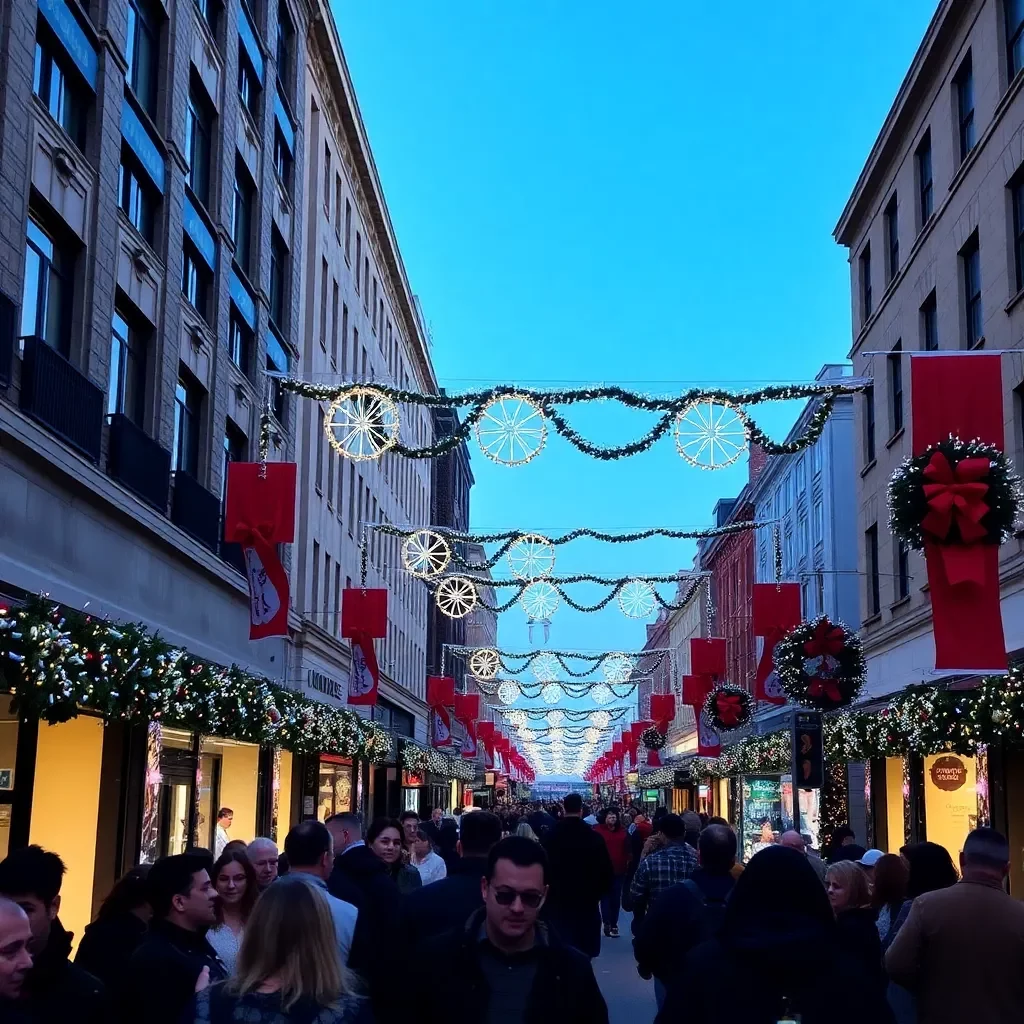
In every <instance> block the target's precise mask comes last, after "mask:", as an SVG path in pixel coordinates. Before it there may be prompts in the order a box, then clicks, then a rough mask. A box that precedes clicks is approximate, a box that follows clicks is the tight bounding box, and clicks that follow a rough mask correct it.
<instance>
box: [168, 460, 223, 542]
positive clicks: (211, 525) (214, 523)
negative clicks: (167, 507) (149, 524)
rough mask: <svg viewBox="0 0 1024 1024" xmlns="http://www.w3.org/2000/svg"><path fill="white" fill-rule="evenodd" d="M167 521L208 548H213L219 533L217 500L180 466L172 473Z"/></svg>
mask: <svg viewBox="0 0 1024 1024" xmlns="http://www.w3.org/2000/svg"><path fill="white" fill-rule="evenodd" d="M171 522H172V523H174V525H175V526H180V527H181V528H182V529H183V530H184V531H185V532H186V533H190V534H191V535H192V536H193V537H195V539H196V540H198V541H199V542H200V543H201V544H205V545H206V547H208V548H209V549H210V550H211V551H216V550H217V542H218V540H219V534H220V501H219V500H218V499H217V496H216V495H215V494H211V493H210V492H209V491H208V490H207V489H206V488H205V487H203V485H202V484H201V483H199V481H198V480H196V479H195V477H192V476H189V474H188V473H186V472H185V471H184V470H183V469H179V470H177V471H176V472H175V474H174V498H173V499H172V501H171Z"/></svg>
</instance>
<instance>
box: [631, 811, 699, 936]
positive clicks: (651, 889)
mask: <svg viewBox="0 0 1024 1024" xmlns="http://www.w3.org/2000/svg"><path fill="white" fill-rule="evenodd" d="M660 835H661V836H662V837H663V840H664V846H663V847H662V848H661V849H657V850H655V852H653V853H650V854H648V855H647V856H646V857H645V858H644V859H643V860H642V861H641V862H640V866H639V867H638V868H637V869H636V874H635V875H634V876H633V884H632V886H631V887H630V895H631V896H632V897H633V934H634V935H635V934H636V931H637V928H638V927H639V925H640V922H641V921H642V920H643V919H644V914H646V913H647V911H648V909H649V908H650V906H651V904H652V903H653V902H654V900H655V899H656V898H657V897H658V895H659V894H660V893H662V892H664V891H665V890H666V889H667V888H669V886H672V885H675V884H676V883H677V882H682V881H685V879H687V878H689V877H690V875H692V874H693V872H694V871H695V870H696V868H697V852H696V851H695V850H694V848H693V847H692V846H690V845H689V843H687V842H686V829H685V827H684V826H683V819H682V818H681V817H680V816H679V815H678V814H666V815H665V817H664V818H662V819H661V822H660ZM652 838H653V837H652ZM648 842H650V840H648Z"/></svg>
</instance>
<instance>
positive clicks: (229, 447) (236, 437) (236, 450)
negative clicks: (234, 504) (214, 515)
mask: <svg viewBox="0 0 1024 1024" xmlns="http://www.w3.org/2000/svg"><path fill="white" fill-rule="evenodd" d="M248 450H249V442H248V440H247V438H246V436H245V434H243V433H242V432H241V431H240V430H239V429H238V428H237V427H236V426H235V425H234V424H233V423H232V422H231V420H227V421H226V423H225V424H224V465H223V467H222V469H223V473H222V475H221V484H220V500H221V501H222V502H223V501H224V498H225V496H226V495H227V493H228V467H229V466H230V465H231V463H232V462H245V461H246V459H247V458H248V454H249V451H248Z"/></svg>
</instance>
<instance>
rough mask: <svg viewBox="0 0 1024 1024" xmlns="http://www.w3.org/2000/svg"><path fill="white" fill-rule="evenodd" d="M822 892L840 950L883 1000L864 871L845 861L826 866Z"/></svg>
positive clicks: (875, 933) (877, 943) (876, 936)
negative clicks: (857, 964)
mask: <svg viewBox="0 0 1024 1024" xmlns="http://www.w3.org/2000/svg"><path fill="white" fill-rule="evenodd" d="M825 891H826V892H827V893H828V902H829V904H830V905H831V907H832V911H833V913H834V914H835V915H836V923H837V925H838V935H839V945H840V948H841V949H842V950H843V951H844V952H845V953H846V954H847V955H848V956H850V957H853V958H855V959H857V960H858V961H859V962H860V963H861V965H862V966H863V968H864V972H865V974H866V975H867V976H868V977H870V979H871V984H872V985H873V986H875V988H876V989H877V991H878V995H879V998H880V999H884V996H885V989H886V978H885V972H884V971H883V970H882V940H881V938H880V936H879V934H878V929H877V928H876V927H875V912H874V909H873V908H872V906H871V887H870V885H869V884H868V877H867V875H866V874H865V872H864V869H863V868H862V867H861V866H860V865H859V864H856V863H854V862H853V861H849V860H845V861H837V862H836V863H834V864H830V865H829V868H828V872H827V873H826V875H825Z"/></svg>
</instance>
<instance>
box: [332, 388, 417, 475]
mask: <svg viewBox="0 0 1024 1024" xmlns="http://www.w3.org/2000/svg"><path fill="white" fill-rule="evenodd" d="M398 428H399V417H398V406H397V405H395V403H394V402H393V401H392V400H391V399H390V398H388V396H387V395H385V394H384V393H383V392H381V391H378V390H377V389H376V388H351V389H350V390H348V391H345V392H344V393H342V394H340V395H338V397H337V398H336V399H335V400H334V401H333V402H331V404H330V407H329V408H328V410H327V413H326V415H325V416H324V430H325V432H326V433H327V440H328V441H330V443H331V447H332V448H333V449H334V450H335V451H336V452H337V453H338V454H339V455H344V456H345V458H346V459H352V460H353V461H354V462H366V461H368V460H370V459H379V458H380V457H381V456H382V455H383V454H384V453H385V452H386V451H387V450H388V449H389V448H393V447H394V446H395V445H396V444H398Z"/></svg>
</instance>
